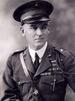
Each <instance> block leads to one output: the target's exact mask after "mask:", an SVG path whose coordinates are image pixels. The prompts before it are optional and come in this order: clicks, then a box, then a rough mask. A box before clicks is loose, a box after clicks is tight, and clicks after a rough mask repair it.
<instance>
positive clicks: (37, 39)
mask: <svg viewBox="0 0 75 101" xmlns="http://www.w3.org/2000/svg"><path fill="white" fill-rule="evenodd" d="M43 40H44V38H36V39H35V41H38V42H42V41H43Z"/></svg>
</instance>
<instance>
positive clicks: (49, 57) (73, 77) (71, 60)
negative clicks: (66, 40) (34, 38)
mask: <svg viewBox="0 0 75 101" xmlns="http://www.w3.org/2000/svg"><path fill="white" fill-rule="evenodd" d="M20 53H23V58H24V61H25V64H26V67H27V69H28V72H29V74H30V76H31V78H32V80H29V79H28V78H27V77H26V75H25V73H24V71H23V67H22V65H21V61H20ZM3 80H4V89H3V91H4V96H3V98H2V99H1V101H64V96H65V92H66V86H67V84H69V85H70V87H71V88H72V89H73V91H75V57H74V56H73V55H72V54H71V53H69V52H67V51H64V50H58V49H56V48H54V47H49V46H48V47H47V49H46V52H45V54H44V56H43V58H42V61H41V63H40V65H39V67H38V69H37V71H36V72H34V67H33V63H32V60H31V57H30V55H29V51H28V48H27V49H25V50H23V51H19V52H15V53H14V54H13V55H12V56H10V57H9V59H8V62H7V67H6V69H5V72H4V76H3Z"/></svg>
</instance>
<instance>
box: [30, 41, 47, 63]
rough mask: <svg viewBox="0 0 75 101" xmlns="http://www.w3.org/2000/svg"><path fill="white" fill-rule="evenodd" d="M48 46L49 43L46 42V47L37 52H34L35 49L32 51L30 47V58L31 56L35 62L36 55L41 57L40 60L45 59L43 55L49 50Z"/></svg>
mask: <svg viewBox="0 0 75 101" xmlns="http://www.w3.org/2000/svg"><path fill="white" fill-rule="evenodd" d="M47 44H48V43H47V42H46V43H45V45H44V46H43V47H42V48H41V49H39V50H37V51H35V50H33V49H31V48H30V47H29V53H30V56H31V58H32V61H33V62H34V61H35V53H37V54H38V56H39V58H40V59H41V58H42V57H43V55H44V53H45V50H46V48H47Z"/></svg>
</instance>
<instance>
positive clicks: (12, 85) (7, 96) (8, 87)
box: [1, 56, 20, 101]
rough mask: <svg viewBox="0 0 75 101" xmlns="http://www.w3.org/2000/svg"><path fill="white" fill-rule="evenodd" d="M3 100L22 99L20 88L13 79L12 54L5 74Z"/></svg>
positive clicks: (16, 100)
mask: <svg viewBox="0 0 75 101" xmlns="http://www.w3.org/2000/svg"><path fill="white" fill-rule="evenodd" d="M1 101H20V95H19V90H18V88H17V84H16V82H15V80H14V79H13V69H12V56H10V57H9V59H8V61H7V66H6V68H5V71H4V74H3V97H2V98H1Z"/></svg>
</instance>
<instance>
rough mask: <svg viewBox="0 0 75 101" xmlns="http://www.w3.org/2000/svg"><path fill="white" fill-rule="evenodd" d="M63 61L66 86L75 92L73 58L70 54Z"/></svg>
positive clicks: (74, 58)
mask: <svg viewBox="0 0 75 101" xmlns="http://www.w3.org/2000/svg"><path fill="white" fill-rule="evenodd" d="M64 61H65V70H66V72H65V77H66V79H67V81H68V84H69V85H70V87H71V88H72V90H73V91H74V92H75V57H74V56H73V55H72V54H68V55H67V56H66V58H65V59H64Z"/></svg>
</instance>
